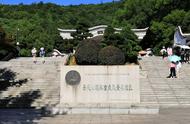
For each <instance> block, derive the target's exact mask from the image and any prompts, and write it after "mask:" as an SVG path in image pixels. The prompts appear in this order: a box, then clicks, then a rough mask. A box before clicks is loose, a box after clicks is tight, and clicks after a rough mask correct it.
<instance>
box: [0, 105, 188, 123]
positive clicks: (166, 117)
mask: <svg viewBox="0 0 190 124" xmlns="http://www.w3.org/2000/svg"><path fill="white" fill-rule="evenodd" d="M189 116H190V108H165V109H161V110H160V114H156V115H58V116H55V117H42V116H41V115H40V113H39V112H38V111H33V110H14V109H12V110H11V111H10V110H4V111H3V110H0V124H189V123H190V118H189Z"/></svg>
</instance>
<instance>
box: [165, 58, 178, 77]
mask: <svg viewBox="0 0 190 124" xmlns="http://www.w3.org/2000/svg"><path fill="white" fill-rule="evenodd" d="M169 66H170V75H169V76H168V77H167V78H173V77H174V78H177V77H176V63H175V62H173V61H172V62H171V63H170V65H169Z"/></svg>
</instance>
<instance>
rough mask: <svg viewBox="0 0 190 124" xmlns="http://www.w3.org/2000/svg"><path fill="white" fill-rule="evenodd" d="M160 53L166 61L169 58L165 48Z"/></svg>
mask: <svg viewBox="0 0 190 124" xmlns="http://www.w3.org/2000/svg"><path fill="white" fill-rule="evenodd" d="M160 53H161V55H162V59H165V58H166V57H167V50H166V48H165V46H163V47H162V49H161V50H160Z"/></svg>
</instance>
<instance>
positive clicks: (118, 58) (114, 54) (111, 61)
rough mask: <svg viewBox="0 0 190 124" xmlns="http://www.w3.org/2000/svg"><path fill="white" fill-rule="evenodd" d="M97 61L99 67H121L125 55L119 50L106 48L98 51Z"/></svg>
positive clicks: (111, 47)
mask: <svg viewBox="0 0 190 124" xmlns="http://www.w3.org/2000/svg"><path fill="white" fill-rule="evenodd" d="M98 61H99V64H100V65H123V64H125V55H124V53H123V52H122V51H121V50H120V49H119V48H117V47H114V46H107V47H104V48H103V49H101V50H100V52H99V55H98Z"/></svg>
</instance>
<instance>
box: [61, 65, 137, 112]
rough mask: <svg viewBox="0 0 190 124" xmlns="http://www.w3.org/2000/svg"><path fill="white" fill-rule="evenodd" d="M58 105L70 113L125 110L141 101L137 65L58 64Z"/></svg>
mask: <svg viewBox="0 0 190 124" xmlns="http://www.w3.org/2000/svg"><path fill="white" fill-rule="evenodd" d="M60 83H61V84H60V86H61V89H60V91H61V92H60V105H61V106H62V107H64V108H67V109H68V112H70V113H97V112H98V113H112V112H113V111H118V112H119V111H120V112H121V111H122V112H121V113H127V112H128V108H129V106H131V105H133V104H138V103H140V89H139V66H126V65H124V66H64V65H62V66H61V82H60Z"/></svg>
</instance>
